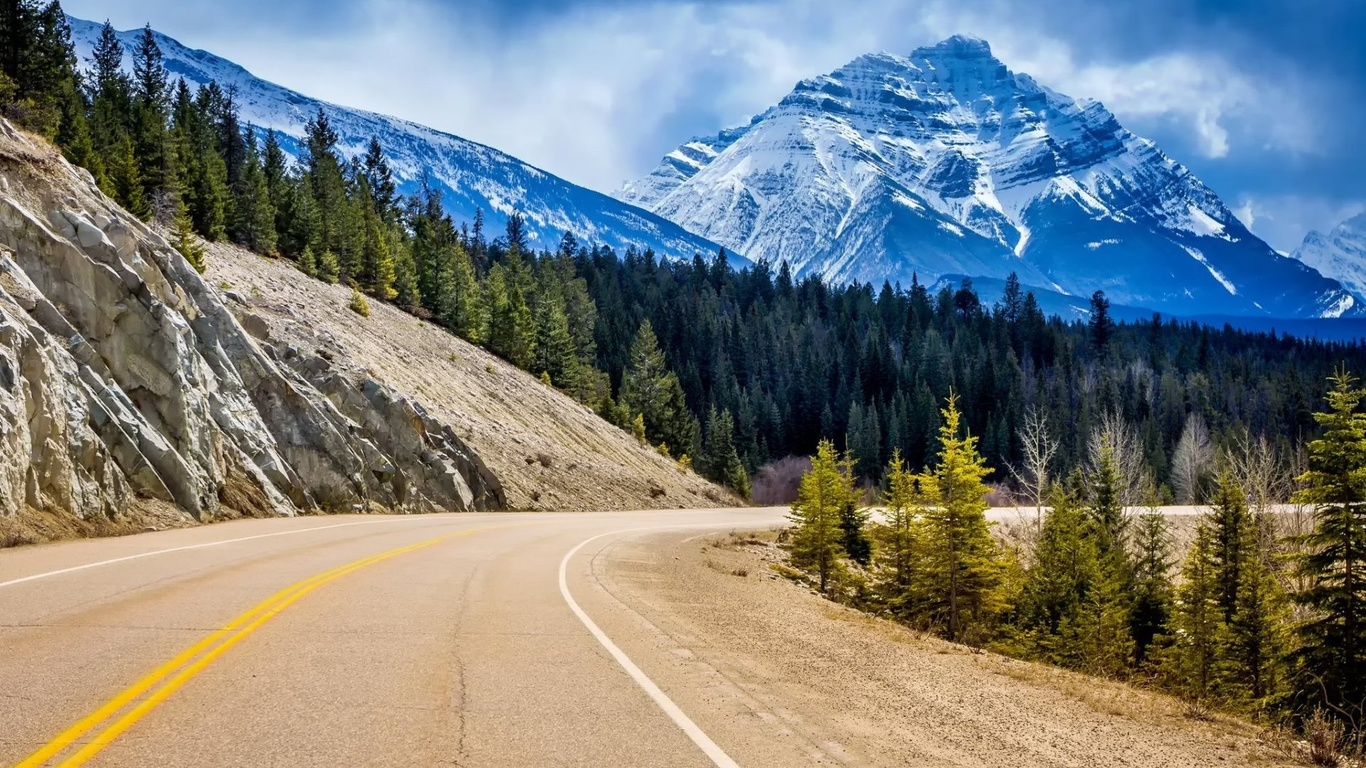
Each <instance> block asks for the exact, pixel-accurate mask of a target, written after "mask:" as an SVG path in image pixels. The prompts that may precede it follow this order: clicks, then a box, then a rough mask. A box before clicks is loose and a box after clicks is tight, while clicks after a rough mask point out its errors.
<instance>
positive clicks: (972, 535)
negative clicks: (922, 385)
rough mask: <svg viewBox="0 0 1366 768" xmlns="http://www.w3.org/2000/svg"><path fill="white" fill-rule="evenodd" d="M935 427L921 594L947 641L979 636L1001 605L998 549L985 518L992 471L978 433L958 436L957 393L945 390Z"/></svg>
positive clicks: (924, 481) (926, 480)
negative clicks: (987, 479) (936, 456)
mask: <svg viewBox="0 0 1366 768" xmlns="http://www.w3.org/2000/svg"><path fill="white" fill-rule="evenodd" d="M942 417H943V426H941V427H940V429H939V464H938V466H936V467H935V468H934V469H933V470H932V471H931V473H930V474H927V475H924V476H922V477H921V485H922V487H924V488H925V489H926V492H927V495H928V496H929V498H930V499H931V500H932V502H933V504H932V505H931V506H930V507H928V508H927V509H926V512H925V536H924V551H925V558H924V568H923V576H924V581H925V589H924V593H925V596H926V603H927V608H928V616H927V618H928V620H929V623H930V624H931V626H935V627H939V628H942V630H943V631H944V633H945V635H946V636H947V637H948V639H949V640H952V641H966V642H974V641H976V640H979V639H980V638H981V637H982V636H983V633H984V630H985V629H986V627H987V626H988V625H989V623H990V622H991V620H992V619H993V617H994V616H995V614H996V613H998V612H1000V611H1001V610H1002V609H1003V608H1004V607H1005V606H1004V605H1002V603H1001V601H1000V596H999V594H998V593H997V587H998V585H999V583H1000V579H1001V562H1000V554H999V552H998V551H997V547H996V543H995V542H994V541H993V540H992V538H991V533H990V532H989V526H988V524H987V519H986V510H987V502H986V497H987V493H988V492H989V491H990V489H989V488H987V486H986V483H985V482H984V478H985V477H986V476H987V474H988V473H989V472H990V471H991V470H989V469H988V468H987V467H986V464H985V462H984V460H983V458H982V456H981V455H980V454H979V453H978V452H977V438H976V437H973V436H971V435H967V436H964V437H960V436H959V434H960V430H961V429H962V423H961V421H962V415H961V414H960V413H959V411H958V398H957V396H956V395H954V394H950V395H949V399H948V405H947V406H946V407H945V408H944V410H943V412H942Z"/></svg>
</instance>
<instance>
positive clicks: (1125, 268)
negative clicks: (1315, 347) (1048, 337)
mask: <svg viewBox="0 0 1366 768" xmlns="http://www.w3.org/2000/svg"><path fill="white" fill-rule="evenodd" d="M619 197H621V198H622V199H623V200H625V201H627V202H630V203H634V204H636V205H640V206H642V207H644V208H647V209H649V210H651V211H654V212H655V213H658V214H660V215H661V216H664V217H665V218H668V219H670V220H672V221H675V222H677V223H678V224H680V225H682V226H683V227H684V228H685V229H687V230H688V231H690V232H693V233H695V234H697V235H699V236H702V237H705V238H707V239H709V240H713V241H715V242H718V243H720V244H721V245H724V246H726V247H727V248H732V249H735V250H737V251H739V252H740V253H743V254H745V255H746V256H748V257H750V258H751V259H758V258H760V257H762V258H767V259H769V260H770V261H772V262H775V263H776V262H779V261H783V260H786V261H788V262H790V263H791V265H792V268H793V269H794V270H795V271H796V272H797V273H798V274H799V275H800V274H813V275H818V276H820V277H823V278H825V279H827V280H832V281H836V282H849V281H862V282H871V283H873V284H874V285H880V284H881V283H882V282H883V281H884V280H890V281H893V282H895V281H900V282H901V283H902V285H904V286H909V285H910V283H911V279H912V276H918V277H919V279H920V281H921V282H924V283H932V282H934V281H935V280H937V279H939V278H940V277H943V276H946V275H958V276H963V275H966V276H969V277H985V278H995V279H1001V278H1004V277H1006V276H1007V275H1008V274H1010V273H1011V272H1015V273H1017V274H1018V276H1019V278H1020V280H1021V282H1023V283H1025V284H1026V285H1029V286H1033V287H1038V288H1043V289H1047V290H1051V291H1054V292H1056V293H1060V294H1064V295H1070V296H1080V297H1087V296H1090V295H1091V292H1092V291H1095V290H1098V289H1101V290H1104V291H1105V292H1106V293H1107V294H1108V295H1109V297H1110V299H1111V300H1112V301H1114V302H1115V303H1117V304H1127V305H1130V306H1134V307H1146V308H1148V309H1155V310H1162V311H1164V312H1170V313H1173V314H1182V315H1199V314H1233V315H1250V316H1255V315H1262V316H1268V315H1269V316H1273V317H1336V316H1340V315H1352V314H1356V315H1359V314H1361V312H1362V310H1363V309H1364V308H1366V307H1363V304H1362V303H1361V302H1360V301H1359V300H1358V299H1357V298H1356V297H1353V296H1352V295H1351V294H1349V293H1348V292H1347V291H1344V290H1343V289H1342V286H1340V285H1339V284H1338V283H1336V282H1335V281H1333V280H1330V279H1327V278H1325V277H1324V276H1322V275H1319V274H1318V273H1317V272H1315V271H1314V270H1312V269H1310V268H1308V267H1306V266H1305V265H1304V264H1303V263H1300V262H1298V261H1296V260H1294V259H1290V258H1287V257H1285V256H1282V255H1280V254H1278V253H1276V252H1275V251H1274V250H1273V249H1272V248H1271V247H1270V246H1268V245H1267V244H1266V243H1264V242H1262V241H1261V240H1260V239H1258V238H1257V237H1256V236H1255V235H1253V234H1252V233H1251V232H1249V231H1248V230H1247V228H1246V227H1244V226H1243V225H1242V223H1240V222H1239V221H1238V219H1237V218H1236V217H1234V215H1233V213H1232V212H1231V211H1230V210H1229V209H1228V208H1227V206H1225V205H1224V204H1223V203H1222V202H1221V201H1220V200H1219V198H1218V196H1217V195H1216V194H1215V193H1214V192H1213V191H1212V190H1210V189H1209V188H1208V187H1206V186H1205V185H1204V184H1203V183H1201V182H1200V180H1199V179H1197V178H1195V176H1194V175H1193V174H1191V172H1190V171H1189V170H1187V169H1186V168H1184V167H1182V166H1181V165H1180V164H1179V163H1177V162H1176V161H1174V160H1172V159H1171V158H1170V157H1168V156H1166V155H1165V154H1164V153H1163V152H1162V151H1161V150H1160V149H1158V147H1157V146H1156V145H1154V144H1153V143H1152V142H1151V141H1148V140H1146V139H1143V138H1141V137H1138V136H1135V135H1134V134H1133V133H1130V132H1129V131H1128V130H1126V129H1125V128H1124V127H1123V126H1121V125H1120V124H1119V121H1118V120H1116V119H1115V116H1114V115H1113V114H1111V113H1110V112H1109V111H1108V110H1107V109H1105V107H1104V106H1103V105H1101V104H1100V103H1098V102H1094V101H1086V100H1077V99H1072V98H1070V97H1068V96H1065V95H1063V94H1060V93H1058V92H1056V91H1053V90H1051V89H1049V88H1047V87H1045V86H1043V85H1040V84H1039V83H1038V82H1036V81H1035V80H1034V79H1033V78H1031V77H1030V76H1029V75H1026V74H1021V73H1015V72H1012V71H1010V70H1009V69H1008V68H1007V67H1006V65H1005V64H1003V63H1002V62H1001V61H999V60H998V59H996V58H995V56H993V55H992V52H991V49H990V47H989V46H988V45H987V44H986V43H985V42H984V41H981V40H974V39H971V38H964V37H953V38H950V39H948V40H945V41H943V42H941V43H939V44H937V45H933V46H929V47H925V48H920V49H918V50H916V51H914V52H912V53H911V54H910V55H909V56H898V55H893V54H886V53H883V54H872V55H868V56H862V57H860V58H858V59H856V60H854V61H852V62H850V63H849V64H847V65H845V66H844V67H841V68H840V69H838V70H836V71H834V72H832V73H830V74H828V75H822V76H820V77H816V78H812V79H810V80H805V81H803V82H801V83H799V84H797V86H796V88H794V89H793V91H792V92H791V93H790V94H789V95H788V96H787V97H785V98H784V99H783V100H782V101H781V102H780V103H779V104H777V105H776V106H774V107H773V108H771V109H769V110H767V111H766V112H764V113H763V114H760V115H758V116H757V117H755V118H754V119H753V120H752V121H751V122H750V123H749V124H748V125H746V126H743V127H741V128H737V129H732V130H729V131H724V132H722V133H720V134H717V135H715V136H711V137H706V138H701V139H695V140H693V141H690V142H688V143H686V144H684V145H683V146H681V147H679V148H678V149H676V150H674V151H673V152H672V153H670V154H669V155H668V156H666V157H665V159H664V160H663V162H661V163H660V165H659V166H658V167H657V168H656V169H655V170H654V171H653V172H652V173H651V174H650V175H649V176H647V177H646V178H644V179H642V180H640V181H637V182H635V183H632V184H629V185H627V186H626V187H625V188H624V189H623V190H622V191H621V192H620V193H619ZM1330 277H1331V275H1330Z"/></svg>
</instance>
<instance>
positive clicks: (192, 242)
mask: <svg viewBox="0 0 1366 768" xmlns="http://www.w3.org/2000/svg"><path fill="white" fill-rule="evenodd" d="M171 245H172V247H174V248H175V249H176V250H177V251H180V255H181V256H184V257H185V260H186V261H188V262H190V266H192V267H194V268H195V271H196V272H199V273H201V274H202V273H203V272H204V269H205V266H206V265H205V263H204V246H203V245H202V244H201V243H200V242H199V239H198V238H196V237H195V234H194V225H193V224H191V223H190V215H189V212H188V211H186V210H185V204H184V203H181V204H180V205H178V206H176V213H175V223H174V226H173V227H172V229H171Z"/></svg>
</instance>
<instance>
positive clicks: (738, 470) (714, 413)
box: [698, 406, 750, 498]
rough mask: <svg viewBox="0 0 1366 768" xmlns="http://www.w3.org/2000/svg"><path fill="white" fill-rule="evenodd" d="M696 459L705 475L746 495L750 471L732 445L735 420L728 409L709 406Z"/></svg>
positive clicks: (733, 442)
mask: <svg viewBox="0 0 1366 768" xmlns="http://www.w3.org/2000/svg"><path fill="white" fill-rule="evenodd" d="M699 459H700V461H699V462H698V468H699V469H700V470H701V471H702V475H703V476H704V477H706V478H707V479H709V480H712V481H713V482H717V483H720V484H722V485H724V486H726V487H727V488H730V489H731V490H733V491H735V492H736V493H737V494H739V495H740V496H741V497H742V498H749V493H750V487H749V472H747V471H745V465H744V463H743V462H742V461H740V454H739V452H738V451H736V449H735V421H734V419H732V418H731V415H730V411H728V410H720V411H718V410H716V406H712V408H711V410H710V411H709V412H708V414H707V428H706V431H705V432H704V439H703V441H702V455H701V456H700V457H699Z"/></svg>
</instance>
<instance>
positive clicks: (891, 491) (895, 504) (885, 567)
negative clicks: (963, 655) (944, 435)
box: [873, 449, 925, 621]
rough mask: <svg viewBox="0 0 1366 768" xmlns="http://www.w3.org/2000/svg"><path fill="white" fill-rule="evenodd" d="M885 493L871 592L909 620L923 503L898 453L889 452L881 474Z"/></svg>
mask: <svg viewBox="0 0 1366 768" xmlns="http://www.w3.org/2000/svg"><path fill="white" fill-rule="evenodd" d="M884 475H885V478H886V482H887V492H886V495H885V496H884V497H883V505H884V506H885V507H886V513H885V520H886V523H885V524H884V525H880V526H877V527H875V528H874V529H873V530H874V540H875V543H876V544H877V546H876V547H875V548H874V550H873V551H874V554H875V561H874V566H875V568H874V573H875V581H874V588H875V590H876V592H877V593H878V595H879V596H880V597H881V600H882V602H883V604H884V605H886V606H887V608H888V609H889V610H890V611H891V612H892V615H894V616H896V617H897V618H899V619H902V620H903V621H905V620H910V619H911V618H913V617H914V616H915V615H916V614H917V613H918V608H919V606H918V601H917V599H916V594H915V591H914V590H915V587H916V585H917V583H918V580H917V579H916V564H917V561H918V560H919V559H920V547H919V538H920V525H921V522H920V521H921V518H922V517H923V516H924V512H925V500H924V498H923V497H922V495H921V493H920V488H919V485H918V478H917V477H916V476H915V475H914V474H912V473H911V472H910V471H908V470H907V469H906V463H905V462H904V461H902V459H901V450H900V449H893V451H892V459H891V461H890V462H889V463H888V464H887V471H886V472H885V473H884Z"/></svg>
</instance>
